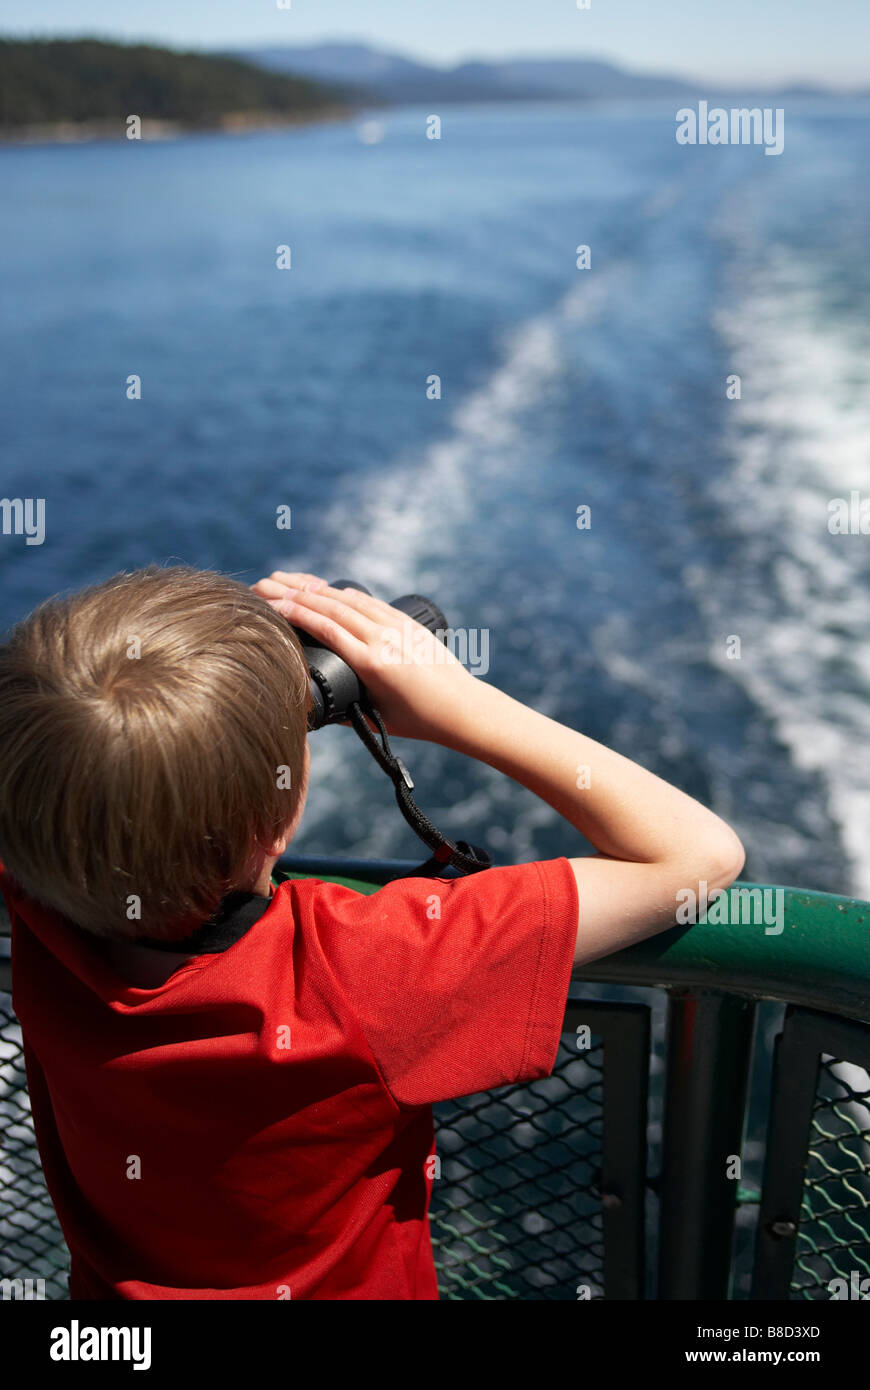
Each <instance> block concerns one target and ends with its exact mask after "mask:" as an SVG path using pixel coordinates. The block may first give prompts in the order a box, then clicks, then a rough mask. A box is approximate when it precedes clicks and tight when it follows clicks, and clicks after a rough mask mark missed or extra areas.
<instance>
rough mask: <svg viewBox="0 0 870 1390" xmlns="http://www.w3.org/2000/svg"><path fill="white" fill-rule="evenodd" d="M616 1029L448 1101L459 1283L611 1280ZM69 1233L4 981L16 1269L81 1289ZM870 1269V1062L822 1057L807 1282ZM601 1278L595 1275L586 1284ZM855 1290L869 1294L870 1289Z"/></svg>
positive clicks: (1, 1079)
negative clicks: (515, 1080)
mask: <svg viewBox="0 0 870 1390" xmlns="http://www.w3.org/2000/svg"><path fill="white" fill-rule="evenodd" d="M603 1064H604V1051H603V1046H602V1044H601V1040H600V1038H593V1040H592V1047H591V1048H589V1049H588V1050H586V1051H584V1052H583V1053H582V1054H580V1053H578V1052H577V1051H575V1050H572V1049H569V1047H568V1046H566V1044H565V1043H564V1042H563V1044H562V1046H561V1047H560V1050H559V1054H558V1058H557V1062H556V1067H555V1070H554V1072H553V1074H552V1076H550V1077H547V1078H546V1079H545V1080H542V1081H538V1082H535V1083H534V1084H532V1085H529V1086H512V1087H506V1088H504V1089H502V1090H499V1091H492V1092H486V1093H484V1094H482V1095H478V1096H472V1097H468V1098H466V1099H463V1100H459V1101H451V1102H448V1103H445V1104H443V1105H439V1106H436V1132H437V1139H438V1156H439V1162H440V1171H439V1169H438V1168H436V1170H435V1175H434V1176H435V1181H434V1187H433V1198H432V1209H431V1227H432V1240H433V1246H434V1249H435V1263H436V1267H437V1270H438V1278H439V1285H440V1289H441V1296H442V1298H445V1299H452V1300H456V1299H479V1300H491V1299H506V1300H511V1299H513V1300H523V1301H525V1300H530V1299H570V1300H576V1299H577V1297H578V1288H579V1287H580V1286H585V1290H588V1293H585V1296H589V1297H592V1298H602V1297H603V1296H604V1241H603V1232H602V1226H603V1213H602V1202H601V1197H600V1195H599V1174H600V1167H601V1158H602V1138H603V1115H604V1110H603V1102H604V1095H603V1092H604V1086H603ZM68 1263H69V1257H68V1253H67V1249H66V1245H65V1243H64V1240H63V1236H62V1235H61V1232H60V1228H59V1226H58V1224H57V1219H56V1217H55V1214H54V1209H53V1207H52V1205H51V1202H50V1200H49V1198H48V1194H47V1192H46V1188H45V1183H44V1181H43V1177H42V1171H41V1168H40V1165H39V1156H38V1153H37V1150H36V1142H35V1138H34V1133H33V1125H32V1121H31V1117H30V1105H29V1101H28V1096H27V1088H26V1079H25V1072H24V1061H23V1055H22V1047H21V1034H20V1030H19V1028H18V1024H17V1022H16V1021H15V1018H14V1015H13V1013H12V1008H11V1001H10V998H9V995H8V994H4V993H2V992H0V1279H31V1280H38V1279H42V1280H44V1281H45V1284H44V1289H45V1297H46V1298H49V1299H65V1298H68V1296H69V1294H68ZM835 1278H840V1279H843V1280H845V1281H846V1285H847V1286H848V1287H849V1288H852V1287H853V1286H854V1284H855V1281H856V1280H857V1281H858V1282H859V1283H860V1281H862V1280H865V1279H868V1278H870V1076H868V1073H867V1071H865V1070H864V1069H863V1068H861V1067H858V1066H855V1065H853V1064H851V1063H848V1062H844V1061H841V1060H838V1059H836V1058H834V1057H831V1056H829V1055H825V1056H824V1057H823V1059H822V1065H821V1067H820V1069H819V1083H818V1087H817V1094H816V1101H815V1106H814V1111H813V1119H812V1130H811V1138H810V1146H809V1154H808V1158H807V1166H806V1173H805V1180H804V1188H803V1204H802V1212H801V1221H800V1225H799V1230H798V1241H797V1254H796V1259H795V1264H794V1268H793V1271H792V1281H791V1296H792V1298H802V1299H821V1298H825V1299H828V1298H831V1297H832V1296H836V1295H832V1293H831V1281H832V1280H833V1279H835ZM584 1292H585V1291H584ZM844 1296H845V1297H849V1296H851V1297H856V1296H859V1295H858V1294H857V1293H851V1294H845V1295H844Z"/></svg>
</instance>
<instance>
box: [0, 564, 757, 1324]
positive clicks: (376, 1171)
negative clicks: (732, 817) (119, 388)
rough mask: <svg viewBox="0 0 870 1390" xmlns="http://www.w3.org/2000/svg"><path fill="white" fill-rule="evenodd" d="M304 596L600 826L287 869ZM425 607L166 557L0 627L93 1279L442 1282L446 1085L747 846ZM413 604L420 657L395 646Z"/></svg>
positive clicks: (561, 999)
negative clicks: (415, 861) (276, 882)
mask: <svg viewBox="0 0 870 1390" xmlns="http://www.w3.org/2000/svg"><path fill="white" fill-rule="evenodd" d="M288 620H289V622H288ZM290 624H292V625H293V626H298V627H301V628H303V629H304V630H306V631H308V632H310V633H312V634H313V636H314V637H316V638H318V639H320V640H321V642H322V643H323V644H324V645H326V646H329V647H332V648H333V649H334V650H336V651H337V652H338V653H339V655H340V656H342V657H343V658H344V659H345V660H346V661H347V662H348V663H349V664H350V665H351V666H352V667H353V668H354V669H355V671H356V672H357V673H358V675H359V676H360V678H361V679H362V681H363V682H364V683H365V685H366V686H367V688H368V690H369V692H370V694H371V697H372V699H373V701H374V703H375V705H376V706H377V707H378V708H379V709H380V711H381V713H382V715H383V717H384V720H385V722H386V725H387V728H388V730H389V731H390V732H391V733H392V734H395V735H398V736H402V737H405V738H414V739H426V740H430V741H432V742H436V743H441V744H443V745H444V746H445V747H448V748H452V749H456V750H459V751H461V752H463V753H466V754H468V755H469V756H470V757H476V758H480V759H482V760H484V761H486V762H488V763H489V764H490V765H491V766H492V767H494V768H497V769H498V770H499V771H501V772H504V773H505V774H507V775H509V776H511V777H514V778H515V779H516V780H517V781H519V782H521V783H522V784H523V785H524V786H526V787H527V788H529V790H531V791H532V792H534V793H535V794H536V795H538V796H540V797H542V798H543V799H544V800H546V801H548V802H549V803H550V805H551V806H553V807H555V809H556V810H557V811H558V812H559V813H560V814H561V815H563V816H564V817H566V819H567V820H569V821H570V823H571V824H572V825H573V826H575V827H576V829H577V830H578V832H582V834H583V835H585V837H586V838H587V840H589V841H591V843H592V844H593V846H594V847H595V849H596V850H597V851H598V853H597V854H596V855H594V856H592V857H585V858H581V857H578V858H571V859H568V858H560V859H554V860H550V861H546V862H542V863H535V864H521V865H517V866H514V867H510V868H494V869H489V870H487V871H486V872H484V873H480V874H477V875H474V876H471V877H469V878H462V879H454V880H448V879H419V878H418V879H406V880H401V881H398V882H394V883H390V884H388V885H387V886H386V887H384V888H382V889H381V890H379V891H378V892H377V893H375V894H373V895H372V896H366V895H363V894H359V893H356V892H354V891H352V890H351V889H349V888H346V887H341V886H339V885H336V884H326V883H322V882H319V881H310V880H305V881H299V882H293V881H288V882H285V883H282V884H281V885H280V887H278V888H276V889H274V890H273V889H272V885H271V882H270V878H271V872H272V868H273V866H274V864H275V861H276V859H277V858H278V856H280V855H281V854H282V853H283V852H284V850H285V849H286V847H287V844H288V842H289V841H290V839H291V838H292V836H293V834H294V832H295V830H296V828H297V826H298V824H299V820H300V817H301V815H302V809H303V806H304V801H305V793H306V787H307V778H308V767H309V759H308V748H307V742H306V719H307V712H308V705H309V700H310V696H309V693H308V678H307V671H306V667H305V662H304V659H303V657H302V653H301V649H300V647H299V643H298V641H297V639H296V636H295V633H294V632H293V631H292V628H291V626H290ZM411 624H412V620H411V619H409V618H406V617H405V615H404V614H402V613H400V612H398V611H397V610H395V609H393V608H391V607H390V606H389V605H388V604H386V603H383V602H381V601H380V600H378V599H375V598H371V597H369V596H368V595H364V594H362V593H359V592H357V591H355V590H349V589H342V590H334V589H332V588H330V587H329V586H328V585H327V584H325V583H324V582H323V581H322V580H318V579H316V578H315V577H314V576H312V575H305V574H284V573H277V574H274V575H272V577H271V578H270V579H264V580H261V581H260V582H259V583H258V584H257V585H256V586H255V588H254V590H253V591H251V590H248V589H246V588H245V587H244V586H242V585H241V584H239V583H237V582H236V581H234V580H231V579H228V578H225V577H223V576H220V575H217V574H209V573H200V572H197V571H194V570H189V569H186V568H180V567H179V568H167V569H160V568H157V567H151V568H149V569H146V570H144V571H140V572H137V573H134V574H130V575H119V576H116V577H115V578H114V579H112V580H110V581H108V582H107V583H105V584H103V585H100V586H98V587H96V588H93V589H90V590H85V591H84V592H82V593H79V594H76V595H73V596H72V597H71V598H66V599H54V600H51V601H49V603H47V604H44V605H43V606H42V607H41V608H39V609H37V610H36V612H35V613H33V614H32V615H31V616H30V617H29V618H28V619H27V620H26V621H25V622H23V623H21V624H19V625H18V627H17V628H16V629H15V630H14V632H13V633H12V635H11V638H10V640H9V642H8V643H7V645H6V646H5V647H4V648H2V651H0V857H2V860H3V863H4V865H5V869H4V872H3V874H2V880H0V881H2V888H3V892H4V895H5V897H6V900H7V903H8V906H9V911H10V915H11V918H12V932H13V1002H14V1006H15V1009H16V1012H17V1014H18V1017H19V1019H20V1022H21V1026H22V1031H23V1035H24V1039H25V1047H26V1054H25V1055H26V1062H27V1075H28V1085H29V1090H30V1096H31V1102H32V1107H33V1115H34V1123H35V1127H36V1133H37V1138H38V1142H39V1149H40V1154H41V1157H42V1163H43V1168H44V1171H45V1178H46V1182H47V1184H48V1188H49V1192H50V1194H51V1197H52V1199H53V1201H54V1204H55V1207H56V1209H57V1212H58V1217H59V1219H60V1223H61V1226H62V1228H63V1231H64V1235H65V1237H66V1240H67V1243H68V1245H69V1248H70V1252H71V1257H72V1265H71V1277H70V1292H71V1296H72V1297H73V1298H89V1299H203V1298H205V1299H282V1298H294V1299H300V1298H302V1299H337V1300H346V1299H403V1300H404V1299H436V1298H437V1297H438V1291H437V1285H436V1279H435V1270H434V1265H433V1259H432V1251H431V1245H430V1240H429V1231H428V1225H427V1210H428V1202H429V1195H430V1189H431V1181H430V1179H429V1178H428V1176H427V1169H428V1167H429V1165H428V1164H427V1159H428V1158H429V1156H430V1154H431V1153H432V1152H433V1135H432V1115H431V1109H430V1106H431V1104H432V1102H434V1101H438V1100H442V1099H446V1098H450V1097H456V1096H460V1095H466V1094H470V1093H473V1092H476V1091H479V1090H484V1089H488V1088H491V1087H495V1086H500V1085H504V1084H508V1083H512V1082H518V1081H530V1080H532V1079H534V1078H538V1077H542V1076H546V1075H548V1074H549V1073H550V1071H551V1070H552V1068H553V1065H554V1062H555V1058H556V1053H557V1049H558V1044H559V1037H560V1032H561V1025H562V1018H563V1012H564V1007H565V1001H566V996H567V991H568V985H569V981H570V978H571V974H572V971H573V970H574V968H575V967H577V966H581V965H583V964H584V963H585V962H588V961H591V960H594V959H596V958H597V957H600V956H603V955H607V954H609V953H610V952H612V951H615V950H618V949H620V948H622V947H624V946H627V945H629V944H631V943H632V942H634V941H637V940H639V939H641V938H642V937H644V936H647V935H650V934H651V933H653V932H656V931H660V930H662V929H663V928H665V927H668V926H670V925H672V924H673V922H674V914H675V908H676V901H677V898H676V895H677V893H678V891H679V890H680V889H681V888H685V887H689V886H691V885H692V884H695V885H696V886H697V883H698V880H699V879H705V880H706V881H707V883H708V885H710V886H715V887H725V886H727V885H728V884H729V883H731V882H732V880H733V879H734V878H735V877H736V875H737V874H738V873H739V871H740V868H741V866H742V863H743V852H742V848H741V846H740V843H739V841H738V840H737V838H736V837H735V835H734V834H733V832H732V831H731V830H730V829H729V827H728V826H727V825H725V824H724V823H723V822H722V821H721V820H719V819H718V818H717V817H716V816H714V815H713V814H712V813H711V812H709V811H707V810H705V809H704V808H703V807H702V806H700V805H698V803H696V802H695V801H693V800H691V799H690V798H689V797H688V796H685V795H683V793H681V792H679V791H677V790H675V789H674V788H673V787H670V786H668V785H667V784H666V783H664V782H662V781H661V780H660V779H658V778H656V777H654V776H652V775H651V774H650V773H648V772H645V771H644V770H643V769H641V768H640V767H637V766H635V765H634V764H632V763H631V762H629V761H628V760H627V759H625V758H623V757H621V756H619V755H618V754H616V753H613V752H610V751H609V750H608V749H606V748H604V747H602V746H601V745H599V744H595V743H593V742H592V741H591V740H589V739H587V738H584V737H583V735H581V734H579V733H575V732H573V731H572V730H570V729H568V728H564V727H563V726H561V725H559V724H557V723H555V722H554V721H553V720H551V719H548V718H546V717H544V716H543V715H540V714H537V713H536V712H535V711H534V710H531V709H527V708H526V707H524V706H523V705H520V704H519V703H518V702H516V701H515V700H512V699H511V698H509V697H508V696H507V695H505V694H503V693H502V692H500V691H499V690H497V689H495V688H494V687H492V686H490V685H488V684H486V683H485V682H484V681H482V680H479V679H476V678H474V677H473V676H471V675H470V673H469V672H468V671H466V670H465V668H464V667H463V666H462V665H461V664H460V663H459V662H458V661H456V660H455V659H449V657H448V658H447V659H445V655H446V654H445V650H444V649H441V651H440V652H439V658H440V659H439V660H438V661H436V660H435V659H434V657H435V647H434V644H435V642H436V639H435V638H434V636H432V635H431V634H425V631H424V630H423V629H419V631H417V630H416V628H417V625H416V624H414V625H413V627H414V632H413V633H411V632H410V630H409V629H410V625H411ZM396 629H399V630H402V631H403V632H404V633H405V635H407V636H408V637H409V639H410V640H408V641H407V643H404V644H403V647H402V650H403V651H412V650H413V651H414V652H415V655H416V656H417V660H415V662H414V664H410V663H407V664H404V665H401V664H400V665H396V664H393V661H386V662H385V661H383V660H382V656H383V650H382V649H383V643H384V634H385V633H386V632H387V631H388V630H389V631H392V632H395V630H396ZM421 642H422V643H426V642H429V643H430V644H431V650H432V656H433V660H432V661H431V663H428V664H426V663H421V662H420V661H419V653H420V651H421V647H420V645H419V644H420V643H421ZM424 650H425V649H424ZM581 767H582V768H586V769H589V772H588V775H585V776H584V777H583V778H578V768H581ZM578 782H582V784H583V789H579V788H578ZM578 840H579V837H578ZM578 847H579V844H578ZM433 895H435V899H436V900H437V906H438V910H437V912H434V911H433V907H432V904H433ZM578 904H579V907H578Z"/></svg>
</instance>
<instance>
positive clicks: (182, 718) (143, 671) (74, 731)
mask: <svg viewBox="0 0 870 1390" xmlns="http://www.w3.org/2000/svg"><path fill="white" fill-rule="evenodd" d="M310 702H311V701H310V694H309V683H308V671H307V667H306V663H305V659H304V657H303V655H302V651H301V648H300V646H299V642H298V640H297V639H296V636H295V634H294V633H293V632H292V630H291V629H290V627H289V626H288V624H287V622H286V620H285V619H284V618H282V617H280V616H279V615H278V614H276V613H275V612H274V611H273V610H272V609H271V608H270V607H269V605H268V604H267V603H266V602H265V600H264V599H262V598H260V597H259V596H258V595H257V594H254V593H252V592H251V591H250V590H249V589H248V588H246V587H245V586H244V585H243V584H241V583H239V582H237V581H236V580H233V579H228V578H226V577H224V576H223V575H219V574H213V573H207V572H201V571H197V570H191V569H188V568H186V567H176V568H167V569H160V568H158V567H156V566H151V567H150V568H148V569H145V570H139V571H137V572H136V573H134V574H121V575H116V576H115V577H114V578H113V579H110V580H108V581H107V582H106V583H105V584H100V585H98V586H96V587H94V588H90V589H85V590H83V591H82V592H81V593H77V594H73V595H72V596H71V597H69V598H54V599H50V600H49V601H48V602H47V603H44V604H42V605H41V606H40V607H39V608H37V609H36V611H35V612H33V613H32V614H31V615H30V617H28V618H27V619H25V620H24V621H23V622H21V623H19V624H18V626H17V627H16V628H14V630H13V632H12V633H11V635H10V638H9V640H8V642H7V643H6V645H5V646H3V647H0V859H2V861H3V863H4V865H5V867H6V868H7V870H8V871H9V873H10V874H11V875H12V877H13V878H14V879H15V880H16V881H17V882H18V883H19V884H20V885H21V887H22V888H23V889H24V890H25V892H26V893H28V894H29V895H30V896H31V897H34V898H36V899H37V900H38V901H40V902H42V903H44V904H46V905H47V906H49V907H52V908H55V909H56V910H57V911H58V912H61V913H62V914H63V915H64V916H65V917H68V918H69V919H70V920H71V921H73V922H75V923H76V924H77V925H78V926H80V927H82V928H84V929H85V930H87V931H90V932H94V933H96V934H98V935H100V936H113V937H130V938H132V937H137V936H151V937H159V938H161V939H164V940H172V939H180V938H182V937H183V936H185V935H187V934H188V933H189V932H190V931H191V930H192V928H193V927H194V926H195V925H196V924H197V923H199V922H202V921H204V920H206V919H207V918H208V917H210V916H211V915H212V914H213V913H214V911H215V909H216V908H217V907H218V905H219V903H220V901H221V898H222V897H224V896H225V895H226V894H227V893H228V892H230V891H232V890H234V889H252V888H253V887H254V885H255V884H256V883H257V882H258V880H259V879H260V878H261V876H262V872H263V867H264V864H265V863H266V861H269V860H270V859H271V858H274V857H275V855H276V854H278V853H280V851H281V848H282V847H283V844H284V843H285V842H286V839H287V838H288V837H289V835H290V834H292V833H293V831H294V830H295V828H296V825H297V823H298V820H299V817H300V815H301V812H302V805H303V802H304V798H305V791H306V778H307V770H308V760H307V742H306V733H307V718H308V709H309V706H310Z"/></svg>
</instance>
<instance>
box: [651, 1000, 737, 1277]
mask: <svg viewBox="0 0 870 1390" xmlns="http://www.w3.org/2000/svg"><path fill="white" fill-rule="evenodd" d="M754 1017H755V1006H754V1004H753V1003H751V1002H750V1001H748V1000H744V999H738V998H735V997H734V996H732V995H724V994H713V993H706V992H691V993H690V992H688V991H685V992H683V991H681V992H680V993H678V994H675V995H672V996H671V999H670V1001H669V1005H668V1042H667V1072H666V1093H665V1113H664V1145H663V1159H662V1172H661V1177H660V1186H659V1196H660V1234H659V1280H658V1285H659V1286H658V1295H657V1296H658V1298H660V1299H686V1300H693V1299H725V1298H727V1297H728V1292H729V1289H728V1285H729V1276H730V1270H731V1246H732V1240H733V1228H734V1211H735V1206H736V1198H737V1188H738V1181H737V1179H736V1177H729V1176H728V1161H729V1158H730V1157H731V1156H732V1155H740V1153H741V1146H742V1142H743V1125H744V1115H745V1106H746V1093H747V1083H748V1075H749V1058H750V1052H751V1046H752V1028H753V1023H754Z"/></svg>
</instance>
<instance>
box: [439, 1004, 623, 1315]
mask: <svg viewBox="0 0 870 1390" xmlns="http://www.w3.org/2000/svg"><path fill="white" fill-rule="evenodd" d="M566 1030H567V1031H566V1033H565V1034H564V1035H563V1038H562V1042H561V1045H560V1048H559V1053H558V1057H557V1060H556V1066H555V1069H554V1071H553V1073H552V1075H551V1076H549V1077H546V1078H545V1079H543V1080H541V1081H536V1082H534V1083H532V1084H531V1085H525V1086H512V1087H506V1088H503V1089H501V1090H498V1091H491V1092H486V1093H484V1094H482V1095H477V1096H471V1097H468V1098H466V1099H463V1100H459V1101H451V1102H449V1103H446V1104H443V1105H439V1106H436V1107H435V1119H436V1133H437V1145H438V1155H439V1160H440V1167H439V1168H436V1171H435V1181H434V1183H433V1195H432V1205H431V1211H430V1221H431V1227H432V1241H433V1246H434V1249H435V1264H436V1268H437V1271H438V1280H439V1288H440V1291H441V1296H442V1298H446V1299H521V1300H528V1299H571V1300H576V1299H578V1298H580V1299H600V1298H603V1297H605V1296H607V1297H619V1296H622V1297H642V1292H641V1291H640V1288H639V1285H640V1286H642V1282H643V1272H642V1266H643V1194H644V1183H645V1125H646V1081H647V1068H648V1063H649V1055H648V1047H649V1016H648V1010H647V1009H646V1008H641V1007H638V1006H636V1005H608V1004H598V1005H595V1006H592V1007H589V1006H586V1007H583V1006H576V1007H574V1006H572V1007H571V1008H569V1011H568V1015H567V1017H566Z"/></svg>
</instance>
